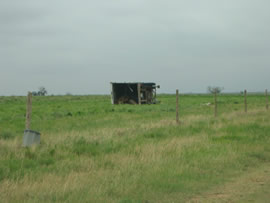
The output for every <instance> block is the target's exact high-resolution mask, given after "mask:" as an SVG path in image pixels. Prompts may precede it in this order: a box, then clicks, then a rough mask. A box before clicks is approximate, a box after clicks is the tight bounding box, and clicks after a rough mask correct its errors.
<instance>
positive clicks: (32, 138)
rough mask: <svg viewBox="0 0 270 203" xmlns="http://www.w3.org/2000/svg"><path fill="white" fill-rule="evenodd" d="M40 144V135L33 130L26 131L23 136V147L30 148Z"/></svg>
mask: <svg viewBox="0 0 270 203" xmlns="http://www.w3.org/2000/svg"><path fill="white" fill-rule="evenodd" d="M39 143H40V133H39V132H36V131H33V130H25V131H24V136H23V147H30V146H31V145H33V144H39Z"/></svg>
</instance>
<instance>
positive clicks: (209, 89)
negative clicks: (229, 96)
mask: <svg viewBox="0 0 270 203" xmlns="http://www.w3.org/2000/svg"><path fill="white" fill-rule="evenodd" d="M223 90H224V87H211V86H209V87H207V92H208V93H211V94H220V93H221V92H222V91H223Z"/></svg>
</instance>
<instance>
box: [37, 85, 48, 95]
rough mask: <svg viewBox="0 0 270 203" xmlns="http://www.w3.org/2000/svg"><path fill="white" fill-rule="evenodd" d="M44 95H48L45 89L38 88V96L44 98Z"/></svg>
mask: <svg viewBox="0 0 270 203" xmlns="http://www.w3.org/2000/svg"><path fill="white" fill-rule="evenodd" d="M46 94H48V92H47V90H46V89H45V87H40V88H39V89H38V95H39V96H45V95H46Z"/></svg>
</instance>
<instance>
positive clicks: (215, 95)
mask: <svg viewBox="0 0 270 203" xmlns="http://www.w3.org/2000/svg"><path fill="white" fill-rule="evenodd" d="M214 98H215V99H214V100H215V117H217V91H216V90H215V92H214Z"/></svg>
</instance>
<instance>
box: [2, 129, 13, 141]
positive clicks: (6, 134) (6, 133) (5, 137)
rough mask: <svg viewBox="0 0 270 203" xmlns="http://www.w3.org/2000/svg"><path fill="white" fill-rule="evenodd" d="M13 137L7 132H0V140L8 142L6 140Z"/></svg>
mask: <svg viewBox="0 0 270 203" xmlns="http://www.w3.org/2000/svg"><path fill="white" fill-rule="evenodd" d="M14 137H15V135H14V134H13V133H11V132H9V131H3V132H0V139H3V140H8V139H13V138H14Z"/></svg>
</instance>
